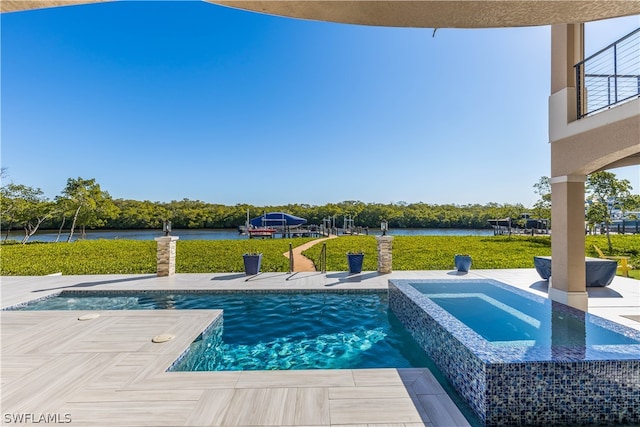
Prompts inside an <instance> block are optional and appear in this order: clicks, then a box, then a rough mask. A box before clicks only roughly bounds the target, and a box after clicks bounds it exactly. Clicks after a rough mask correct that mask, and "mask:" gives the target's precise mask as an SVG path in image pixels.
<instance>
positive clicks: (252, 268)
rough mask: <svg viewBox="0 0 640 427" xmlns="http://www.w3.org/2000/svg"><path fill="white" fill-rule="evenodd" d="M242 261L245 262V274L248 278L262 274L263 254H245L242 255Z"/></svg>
mask: <svg viewBox="0 0 640 427" xmlns="http://www.w3.org/2000/svg"><path fill="white" fill-rule="evenodd" d="M242 259H243V260H244V272H245V274H246V275H247V276H252V275H254V274H258V273H259V272H260V265H261V264H262V254H257V255H251V254H244V255H242Z"/></svg>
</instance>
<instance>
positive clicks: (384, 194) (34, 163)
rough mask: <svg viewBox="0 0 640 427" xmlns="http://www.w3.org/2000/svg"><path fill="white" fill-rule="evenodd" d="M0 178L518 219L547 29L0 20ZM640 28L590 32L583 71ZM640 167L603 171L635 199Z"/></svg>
mask: <svg viewBox="0 0 640 427" xmlns="http://www.w3.org/2000/svg"><path fill="white" fill-rule="evenodd" d="M1 20H2V21H1V24H2V63H1V66H2V68H1V71H2V74H1V79H2V95H1V96H2V110H1V113H2V125H1V126H2V129H1V131H2V160H1V161H2V166H3V167H6V168H7V171H8V175H9V176H8V180H11V181H13V182H16V183H20V184H26V185H30V186H33V187H39V188H41V189H42V190H43V191H44V192H45V194H46V195H47V196H48V197H50V198H53V197H55V196H56V195H58V194H59V193H60V191H61V190H62V189H63V188H64V186H65V184H66V180H67V178H77V177H82V178H85V179H88V178H95V179H96V180H97V182H98V183H99V184H100V185H101V187H102V188H103V189H104V190H106V191H108V192H109V193H110V194H111V195H112V196H113V197H114V198H127V199H137V200H152V201H170V200H179V199H183V198H189V199H198V200H203V201H206V202H211V203H222V204H227V205H233V204H236V203H250V204H253V205H277V204H286V203H308V204H313V205H322V204H325V203H331V202H339V201H343V200H360V201H363V202H367V203H368V202H380V203H388V202H398V201H406V202H419V201H422V202H426V203H433V204H445V203H456V204H469V203H482V204H484V203H489V202H497V203H522V204H524V205H525V206H530V205H532V204H533V203H534V202H535V200H536V199H537V198H538V196H537V195H536V194H535V193H534V189H533V184H535V183H536V182H537V181H538V180H539V178H540V177H541V176H543V175H549V168H550V160H549V155H550V148H549V144H548V117H547V114H548V113H547V106H548V96H549V90H550V83H549V69H550V64H549V61H550V28H549V27H529V28H511V29H483V30H454V29H439V30H437V32H436V33H435V36H434V34H433V29H405V28H378V27H366V26H356V25H345V24H333V23H324V22H312V21H303V20H295V19H289V18H281V17H273V16H267V15H261V14H255V13H251V12H245V11H240V10H234V9H230V8H225V7H220V6H216V5H212V4H209V3H204V2H195V1H178V2H149V1H144V2H141V1H138V2H135V1H134V2H113V3H102V4H92V5H85V6H73V7H62V8H53V9H43V10H34V11H24V12H15V13H6V14H2V15H1ZM639 26H640V17H638V16H634V17H627V18H621V19H617V20H613V21H601V22H597V23H592V24H588V25H587V30H586V39H587V40H586V45H587V46H586V49H587V54H589V53H592V52H595V51H597V50H599V49H600V48H602V47H604V46H606V45H608V44H609V43H611V42H613V41H615V40H617V39H618V38H620V37H622V36H623V35H626V34H627V33H629V32H630V31H632V30H633V29H635V28H637V27H639ZM639 171H640V168H639V167H629V168H621V169H614V170H612V172H614V173H616V175H617V176H618V177H619V178H623V179H629V180H630V181H631V185H632V186H633V188H634V193H637V192H638V191H639V190H640V172H639Z"/></svg>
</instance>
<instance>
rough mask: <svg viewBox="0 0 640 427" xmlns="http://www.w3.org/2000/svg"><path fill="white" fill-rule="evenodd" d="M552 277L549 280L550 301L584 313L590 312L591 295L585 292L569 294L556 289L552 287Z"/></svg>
mask: <svg viewBox="0 0 640 427" xmlns="http://www.w3.org/2000/svg"><path fill="white" fill-rule="evenodd" d="M552 279H553V278H552V277H550V278H549V299H550V300H551V301H556V302H559V303H562V304H565V305H568V306H570V307H573V308H577V309H578V310H582V311H589V294H588V293H587V292H586V291H585V292H582V291H574V292H569V291H565V290H563V289H556V288H554V287H553V286H552V284H551V281H552Z"/></svg>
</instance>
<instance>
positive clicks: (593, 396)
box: [389, 280, 640, 425]
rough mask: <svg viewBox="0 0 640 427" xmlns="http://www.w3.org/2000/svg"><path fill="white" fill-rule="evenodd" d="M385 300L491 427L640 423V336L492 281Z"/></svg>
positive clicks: (403, 285)
mask: <svg viewBox="0 0 640 427" xmlns="http://www.w3.org/2000/svg"><path fill="white" fill-rule="evenodd" d="M389 295H390V296H389V306H390V308H391V310H392V311H393V312H394V313H396V315H397V316H398V318H399V319H400V320H401V321H402V323H403V324H404V325H405V327H406V328H407V329H409V330H410V331H411V333H412V334H413V336H414V338H416V340H417V341H418V342H419V343H420V345H421V346H422V348H424V349H425V351H426V352H427V353H428V354H429V355H430V356H431V358H432V359H433V360H434V362H435V363H436V365H437V366H438V367H439V368H440V370H441V371H442V372H443V373H444V375H445V376H446V377H447V378H448V380H449V381H450V382H451V383H452V384H453V386H454V387H455V388H456V390H457V391H458V392H459V393H460V394H461V395H462V396H463V397H464V398H465V399H466V401H467V402H468V403H469V405H470V406H471V407H472V408H473V410H474V412H475V413H476V414H477V415H478V416H479V417H480V419H481V420H483V421H484V422H485V423H486V424H487V425H549V424H550V425H577V424H598V423H600V424H612V423H627V424H633V423H640V411H638V409H637V408H639V407H640V332H638V331H635V330H633V329H630V328H626V327H624V326H622V325H619V324H616V323H614V322H610V321H608V320H606V319H602V318H600V317H597V316H593V315H590V314H588V313H584V312H582V311H579V310H576V309H573V308H571V307H568V306H566V305H563V304H559V303H555V302H551V301H549V300H548V299H546V298H541V297H539V296H536V295H533V294H531V293H529V292H525V291H522V290H519V289H516V288H513V287H511V286H508V285H505V284H503V283H500V282H497V281H494V280H483V281H477V280H476V281H472V280H447V281H429V280H424V281H415V280H414V281H411V280H391V281H390V283H389Z"/></svg>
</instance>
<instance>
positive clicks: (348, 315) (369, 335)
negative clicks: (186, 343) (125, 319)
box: [19, 291, 429, 371]
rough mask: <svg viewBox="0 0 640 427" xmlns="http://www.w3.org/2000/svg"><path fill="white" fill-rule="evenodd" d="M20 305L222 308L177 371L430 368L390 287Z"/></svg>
mask: <svg viewBox="0 0 640 427" xmlns="http://www.w3.org/2000/svg"><path fill="white" fill-rule="evenodd" d="M19 309H22V310H118V309H121V310H140V309H223V316H222V321H220V322H219V323H218V324H216V325H213V326H212V327H210V328H208V329H207V332H206V333H204V334H202V336H200V337H198V339H197V340H196V341H195V342H194V343H192V344H191V346H190V348H189V349H188V350H187V351H186V352H185V354H184V355H183V356H182V357H181V358H180V359H179V361H178V362H177V363H175V364H174V366H173V367H172V368H171V370H174V371H227V370H274V369H287V370H288V369H291V370H293V369H357V368H388V367H394V368H411V367H425V366H427V364H428V363H429V359H428V357H427V355H426V354H425V352H424V350H422V348H421V347H420V346H418V344H417V343H416V341H415V340H414V339H413V337H412V336H411V334H409V332H408V331H407V330H406V329H405V328H404V327H403V326H402V324H401V323H400V321H399V320H398V319H397V318H396V316H395V315H394V314H393V313H391V312H390V311H389V309H388V294H387V292H386V291H384V292H366V293H364V292H357V293H354V292H348V293H346V292H313V293H310V292H304V293H300V292H296V293H292V292H284V293H283V292H278V293H273V292H270V293H265V292H234V293H229V292H222V293H220V292H214V293H212V292H186V293H185V292H183V293H175V292H162V291H147V292H133V291H131V292H121V291H118V292H91V291H80V292H78V291H71V292H68V291H64V292H62V293H61V294H59V295H58V296H55V297H52V298H47V299H43V300H39V301H35V302H32V303H29V304H27V305H25V306H23V307H19Z"/></svg>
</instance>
